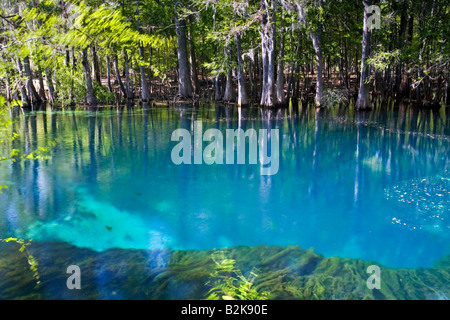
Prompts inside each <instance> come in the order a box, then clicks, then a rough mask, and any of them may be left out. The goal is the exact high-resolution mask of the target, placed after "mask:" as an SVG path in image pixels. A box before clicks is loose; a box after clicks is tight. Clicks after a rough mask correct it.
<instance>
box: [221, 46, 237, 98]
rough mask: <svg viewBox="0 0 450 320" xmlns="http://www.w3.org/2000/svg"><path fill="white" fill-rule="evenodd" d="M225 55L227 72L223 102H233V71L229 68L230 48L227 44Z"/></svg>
mask: <svg viewBox="0 0 450 320" xmlns="http://www.w3.org/2000/svg"><path fill="white" fill-rule="evenodd" d="M225 54H226V57H227V61H228V70H227V80H226V84H225V93H224V95H223V100H225V101H228V102H230V101H234V100H235V94H234V88H233V70H232V66H231V48H230V45H229V44H228V45H227V47H226V48H225Z"/></svg>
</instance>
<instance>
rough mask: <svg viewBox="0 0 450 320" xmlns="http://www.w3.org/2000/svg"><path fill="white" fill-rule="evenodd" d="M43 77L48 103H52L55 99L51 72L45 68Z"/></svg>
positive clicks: (48, 68)
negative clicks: (45, 83)
mask: <svg viewBox="0 0 450 320" xmlns="http://www.w3.org/2000/svg"><path fill="white" fill-rule="evenodd" d="M45 77H46V78H47V79H46V80H47V88H48V102H50V103H53V102H55V99H56V94H55V87H54V86H53V79H52V72H51V69H50V67H46V68H45Z"/></svg>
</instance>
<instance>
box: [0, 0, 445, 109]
mask: <svg viewBox="0 0 450 320" xmlns="http://www.w3.org/2000/svg"><path fill="white" fill-rule="evenodd" d="M0 5H1V6H0V94H2V95H3V96H4V98H3V100H5V99H6V101H9V102H10V104H11V105H20V106H22V107H23V108H29V107H35V106H38V105H41V104H42V103H43V102H49V103H51V104H52V105H55V106H60V105H63V106H64V105H68V104H87V105H90V106H93V105H99V104H113V103H117V104H118V103H124V102H127V101H128V102H129V101H134V100H140V101H144V102H146V101H150V100H172V101H177V100H180V99H197V98H203V97H204V98H208V99H211V100H216V101H225V102H232V103H236V104H237V105H239V106H245V105H247V104H249V103H255V104H259V105H261V106H265V107H273V106H282V105H286V104H287V103H289V101H292V100H294V101H295V100H308V101H313V102H314V103H315V104H316V105H317V106H328V105H333V104H337V103H343V104H346V103H348V102H349V101H354V105H355V108H356V109H368V108H371V106H372V104H373V103H374V101H384V100H386V99H394V100H396V101H409V102H413V103H415V104H416V105H418V106H420V107H427V108H433V107H440V106H442V105H443V104H445V105H447V104H448V103H449V100H448V99H449V93H450V86H449V81H450V44H449V39H450V29H449V21H450V3H449V2H448V1H446V0H430V1H419V0H397V1H371V0H363V1H361V0H342V1H325V0H250V1H245V0H114V1H100V0H68V1H62V0H0ZM373 6H376V7H377V8H379V9H380V12H379V14H380V16H379V17H380V19H379V20H378V21H377V20H374V16H373V15H374V14H377V12H376V10H374V9H373V8H374V7H373ZM377 22H379V25H376V27H375V28H373V27H374V23H375V24H376V23H377ZM378 99H381V100H378Z"/></svg>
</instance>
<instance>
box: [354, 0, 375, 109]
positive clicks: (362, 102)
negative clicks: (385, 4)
mask: <svg viewBox="0 0 450 320" xmlns="http://www.w3.org/2000/svg"><path fill="white" fill-rule="evenodd" d="M363 2H364V26H363V40H362V56H361V77H360V80H359V93H358V100H357V101H356V104H355V108H356V109H359V110H360V109H370V108H371V105H370V97H369V86H368V85H367V84H366V81H367V79H368V77H369V66H368V64H367V58H368V57H369V46H370V38H369V26H368V19H369V12H368V7H369V6H370V5H371V2H372V1H371V0H364V1H363Z"/></svg>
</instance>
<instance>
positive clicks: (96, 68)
mask: <svg viewBox="0 0 450 320" xmlns="http://www.w3.org/2000/svg"><path fill="white" fill-rule="evenodd" d="M91 56H92V78H93V79H94V80H95V81H97V82H98V83H99V84H101V83H102V80H101V76H100V64H99V63H98V56H97V49H96V48H95V45H91Z"/></svg>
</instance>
